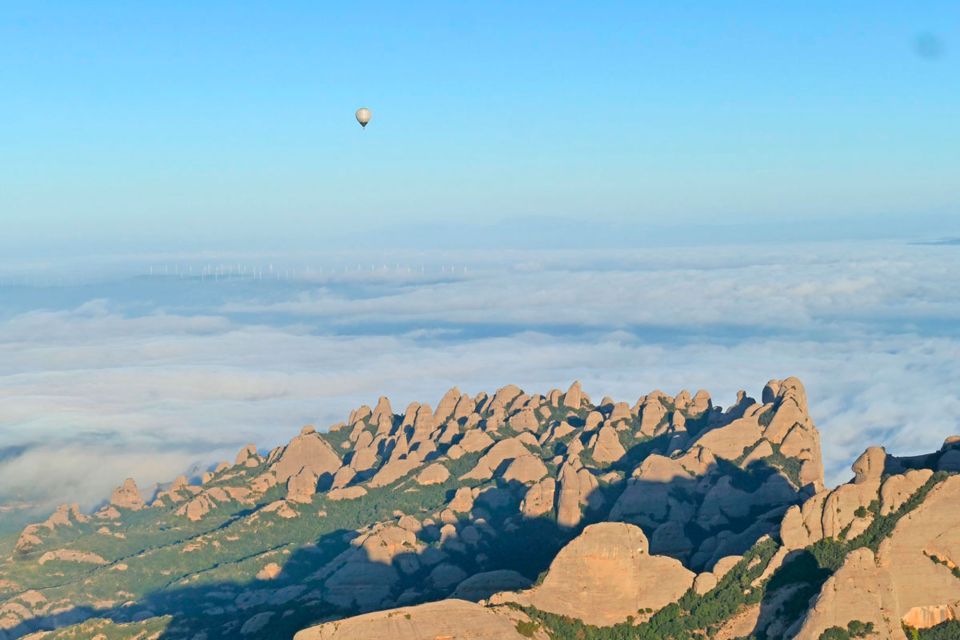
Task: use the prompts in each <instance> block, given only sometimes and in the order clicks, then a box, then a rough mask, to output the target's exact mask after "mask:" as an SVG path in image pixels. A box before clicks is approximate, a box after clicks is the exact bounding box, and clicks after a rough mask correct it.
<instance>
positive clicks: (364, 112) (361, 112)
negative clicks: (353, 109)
mask: <svg viewBox="0 0 960 640" xmlns="http://www.w3.org/2000/svg"><path fill="white" fill-rule="evenodd" d="M370 115H371V114H370V109H367V108H366V107H360V108H359V109H357V122H359V123H360V126H361V127H364V128H366V126H367V123H368V122H370Z"/></svg>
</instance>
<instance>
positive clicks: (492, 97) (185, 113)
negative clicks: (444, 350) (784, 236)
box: [0, 0, 960, 256]
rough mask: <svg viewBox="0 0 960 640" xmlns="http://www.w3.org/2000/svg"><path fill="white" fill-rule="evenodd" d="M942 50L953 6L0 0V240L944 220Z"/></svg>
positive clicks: (204, 239)
mask: <svg viewBox="0 0 960 640" xmlns="http://www.w3.org/2000/svg"><path fill="white" fill-rule="evenodd" d="M958 70H960V3H957V2H956V1H954V0H951V1H938V0H924V1H923V2H885V1H876V0H872V1H870V2H859V1H850V2H842V3H837V2H810V1H805V2H778V3H771V2H724V3H715V2H700V3H690V2H578V3H570V2H523V3H515V2H484V3H453V2H437V3H428V2H408V3H392V2H391V3H388V2H363V3H333V2H319V3H318V2H203V3H197V2H176V1H172V0H171V1H170V2H161V3H144V2H135V3H121V2H96V1H90V2H82V3H78V2H72V1H71V2H43V3H39V2H34V1H32V0H27V1H16V0H8V1H7V2H4V3H3V5H2V10H0V87H2V99H0V146H2V153H0V217H2V222H3V231H2V233H0V250H3V251H5V253H6V255H8V256H10V255H13V254H17V255H21V254H22V255H28V256H29V255H40V254H41V253H47V254H60V253H62V252H64V251H77V252H82V251H89V250H96V251H116V250H140V249H144V248H147V249H152V250H169V251H177V250H180V249H196V248H210V247H216V248H223V247H237V248H242V249H244V250H255V249H257V248H258V247H260V246H263V245H266V244H272V245H275V246H279V247H283V246H286V245H290V246H298V247H316V246H327V245H333V246H336V245H337V244H338V242H343V241H342V240H337V238H339V237H340V236H341V235H342V234H344V233H346V232H352V233H358V232H365V233H370V234H372V235H376V234H377V233H380V234H387V235H389V233H390V231H389V230H390V229H394V228H396V227H403V226H405V225H408V224H413V223H417V224H419V225H422V228H423V229H424V231H423V233H424V234H425V235H430V234H431V233H433V234H435V235H437V234H439V235H443V234H444V233H447V231H446V230H442V231H437V229H436V228H435V227H434V223H437V222H441V221H442V222H444V223H446V224H447V225H450V224H453V225H454V228H456V225H459V224H466V223H470V224H478V223H487V222H489V223H493V222H496V221H502V220H508V221H509V220H513V219H517V218H520V217H531V216H533V217H542V216H548V217H568V218H573V219H579V220H582V221H584V222H585V223H592V222H594V221H597V220H601V221H607V222H613V223H618V224H629V225H634V226H636V227H642V226H643V225H664V224H673V225H677V226H678V228H680V229H683V228H686V227H689V228H694V227H696V226H698V225H700V226H702V225H710V224H716V223H733V224H754V223H759V222H763V223H765V224H768V225H769V224H776V223H783V224H785V225H793V227H792V228H803V227H804V224H803V221H804V220H806V219H811V220H815V221H816V226H817V228H819V229H821V230H823V231H824V232H825V233H827V234H828V233H829V230H830V226H831V224H832V221H836V220H841V219H842V220H853V221H854V222H853V223H851V225H852V226H851V228H852V229H854V232H853V234H854V235H855V234H856V229H864V230H868V231H869V232H870V233H873V234H876V233H877V232H878V228H877V227H878V226H879V227H880V228H881V229H880V231H882V229H883V228H886V226H885V225H887V224H888V223H889V224H890V225H891V227H890V228H891V229H893V230H894V231H893V233H896V232H898V230H899V229H901V228H902V224H903V221H904V220H917V221H919V222H917V223H915V224H917V225H920V226H923V227H925V228H924V229H923V230H924V232H927V233H930V234H934V235H935V234H936V233H938V232H940V231H942V232H944V234H949V233H954V232H955V231H956V225H955V222H954V221H955V218H956V216H955V214H956V211H957V206H958V204H960V127H958V126H957V118H958V113H960V82H958V77H960V75H958ZM359 106H368V107H370V108H371V109H372V110H373V113H374V120H373V123H372V124H371V125H370V126H369V127H368V129H367V130H366V131H361V130H360V128H359V127H358V126H357V125H356V123H355V122H354V120H353V111H354V110H355V109H356V108H357V107H359ZM876 216H881V217H880V218H876ZM875 219H879V220H880V221H881V222H880V223H879V225H878V224H876V223H873V222H870V221H872V220H875ZM897 221H899V222H897ZM898 225H900V226H898ZM807 226H809V225H807ZM931 226H932V227H933V228H932V229H929V228H926V227H931ZM418 228H419V227H418ZM444 229H447V228H444ZM533 235H534V236H535V235H536V234H533ZM532 242H533V240H532Z"/></svg>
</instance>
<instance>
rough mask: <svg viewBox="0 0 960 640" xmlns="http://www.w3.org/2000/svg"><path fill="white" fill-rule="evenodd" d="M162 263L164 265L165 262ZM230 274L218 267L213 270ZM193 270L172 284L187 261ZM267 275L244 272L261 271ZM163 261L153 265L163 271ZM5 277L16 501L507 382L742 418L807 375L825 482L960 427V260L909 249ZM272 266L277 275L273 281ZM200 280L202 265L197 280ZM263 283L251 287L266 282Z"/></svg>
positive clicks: (5, 451)
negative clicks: (380, 406) (677, 400)
mask: <svg viewBox="0 0 960 640" xmlns="http://www.w3.org/2000/svg"><path fill="white" fill-rule="evenodd" d="M164 260H165V261H166V263H167V264H164V266H163V268H162V269H161V268H160V267H155V266H154V265H157V264H161V263H162V262H163V261H164ZM227 261H229V262H232V263H233V264H235V265H236V266H234V267H232V269H233V271H230V269H229V268H228V269H226V270H225V271H224V272H223V274H224V275H222V276H220V275H219V274H218V275H217V276H216V277H207V275H206V274H205V273H204V272H203V269H204V267H203V266H202V265H204V264H206V263H207V262H218V264H219V263H223V262H227ZM175 263H176V266H175V267H174V268H173V269H174V271H173V272H171V267H170V266H168V265H173V264H175ZM261 263H262V264H263V265H267V264H268V263H269V264H270V266H268V267H256V266H252V267H246V266H244V265H256V264H261ZM151 268H153V274H152V275H151V273H150V269H151ZM57 269H60V270H61V271H62V272H63V273H66V274H68V275H67V276H63V273H61V274H59V275H58V273H54V272H55V271H56V269H53V270H52V271H50V272H49V273H48V274H47V275H44V276H43V277H40V276H36V277H31V276H29V275H23V274H24V273H28V272H27V271H25V270H20V271H16V270H15V269H14V268H13V267H12V266H11V268H10V271H11V272H13V271H16V273H17V274H19V276H17V275H15V276H10V275H9V274H7V275H6V276H4V277H3V279H2V283H0V504H3V503H6V504H9V505H13V504H16V505H18V509H20V510H22V509H21V507H20V505H22V504H23V503H28V504H30V505H33V507H34V508H35V510H44V509H49V508H51V507H52V506H53V505H55V504H57V503H61V502H80V503H81V505H83V506H84V507H87V508H89V507H92V506H94V505H95V504H97V503H98V502H99V501H101V500H102V499H103V498H104V497H106V495H107V494H108V493H109V491H110V489H111V488H112V487H114V486H116V485H117V484H118V483H119V482H120V481H122V480H123V478H125V477H127V476H132V477H134V478H135V479H136V480H137V482H138V484H139V485H140V486H141V487H143V486H149V485H150V484H151V483H154V482H165V481H169V480H171V479H172V478H173V477H174V476H176V475H178V474H180V473H182V472H184V471H188V472H193V473H196V472H198V471H200V470H203V469H205V468H207V467H208V466H209V465H211V464H214V463H216V462H217V461H219V460H223V459H232V458H233V456H234V455H235V453H236V451H237V450H238V449H239V448H240V447H241V446H243V445H245V444H247V443H248V442H253V443H256V445H257V446H258V447H259V448H261V449H266V448H271V447H273V446H275V445H278V444H280V443H284V442H286V441H288V440H289V439H290V437H292V436H293V435H295V434H296V433H297V432H298V430H299V428H300V427H301V426H302V425H304V424H315V425H316V426H317V427H318V428H319V429H321V430H322V429H325V428H326V427H327V426H329V425H331V424H333V423H335V422H338V421H341V420H344V419H345V418H346V416H347V414H348V413H349V411H350V410H351V409H352V408H354V407H356V406H358V405H360V404H371V405H372V404H373V403H375V402H376V400H377V397H378V396H379V395H387V396H389V397H390V398H391V400H392V402H393V404H394V406H395V407H397V408H398V410H399V409H400V408H402V407H404V406H406V404H407V403H409V402H412V401H425V402H429V403H431V404H435V403H436V401H437V400H439V398H440V397H441V395H443V393H444V392H445V391H446V390H447V389H448V388H450V387H451V386H454V385H456V386H458V387H459V388H460V389H461V390H463V391H464V392H466V393H470V394H476V393H477V392H479V391H484V390H486V391H493V390H494V389H496V388H498V387H501V386H503V385H506V384H508V383H514V384H517V385H519V386H521V387H523V388H524V389H526V390H528V391H537V392H546V391H548V390H549V389H551V388H554V387H558V388H563V389H565V388H566V387H567V386H568V385H569V384H570V382H572V381H573V380H574V379H579V380H580V381H581V382H582V383H583V387H584V389H585V391H587V392H588V393H590V394H591V395H592V396H593V397H594V398H595V399H599V398H600V397H602V396H605V395H609V396H612V397H613V398H615V399H618V400H627V401H629V402H631V403H633V402H634V401H635V400H636V399H637V398H638V397H639V396H640V395H642V394H645V393H647V392H648V391H650V390H652V389H662V390H663V391H665V392H667V393H669V394H675V393H677V392H678V391H680V390H681V389H684V388H686V389H689V390H690V391H691V392H693V391H696V390H697V389H699V388H704V389H707V390H708V391H710V393H711V394H712V396H713V398H714V400H715V402H717V403H719V404H722V405H727V404H730V403H732V402H733V401H734V399H735V397H736V392H737V391H738V390H739V389H741V388H743V389H746V391H747V392H748V393H749V394H750V395H753V396H755V397H758V396H759V393H760V390H761V389H762V387H763V385H764V383H765V382H766V381H767V380H768V379H770V378H783V377H786V376H790V375H795V376H798V377H800V378H801V380H803V382H804V383H805V385H806V388H807V391H808V394H809V398H810V410H811V413H812V414H813V417H814V419H815V421H816V423H817V426H818V427H819V429H820V432H821V437H822V441H823V449H824V458H825V463H826V468H827V479H828V482H832V483H836V482H840V481H844V480H846V479H847V478H848V477H849V476H850V472H849V465H850V463H851V461H852V460H853V458H854V457H856V456H857V455H858V454H859V453H860V452H861V451H862V450H863V449H864V448H865V447H866V446H868V445H870V444H875V443H883V444H885V445H886V446H887V447H888V449H889V450H890V451H891V453H895V454H898V455H906V454H911V453H916V452H921V451H929V450H933V449H936V448H937V447H939V445H940V443H941V442H942V440H943V439H944V438H945V437H946V436H948V435H951V434H954V433H957V432H960V424H958V422H960V418H958V416H960V402H958V400H957V394H956V391H957V389H958V386H960V364H958V363H960V322H958V321H960V296H957V295H956V274H957V273H960V251H958V249H957V247H955V246H950V245H907V244H900V243H877V242H873V243H866V242H864V243H844V244H827V243H820V244H789V245H788V244H784V245H771V244H767V245H745V246H741V247H736V246H724V247H710V248H695V247H682V248H680V247H677V248H669V249H668V248H664V249H657V250H649V249H644V250H637V251H598V250H592V251H556V252H551V251H538V252H512V251H487V252H483V253H479V252H478V253H457V254H442V253H428V254H423V253H416V254H414V253H409V254H402V253H398V254H396V255H392V254H391V255H374V256H370V255H362V256H354V255H350V254H337V255H317V256H298V257H297V258H296V259H295V260H294V259H284V258H278V257H276V256H273V257H269V258H263V257H242V256H241V257H237V256H230V257H229V258H210V257H209V256H203V257H200V256H178V257H176V258H158V259H157V260H154V261H153V262H152V263H149V264H148V261H147V260H146V259H143V258H130V259H128V260H121V261H115V262H112V263H111V265H110V267H109V268H105V269H101V270H100V271H98V272H97V273H96V274H91V275H88V276H77V275H69V274H71V273H74V272H72V271H69V270H66V267H63V266H61V267H57ZM261 269H266V276H265V277H264V276H263V275H262V271H261ZM201 273H204V275H202V276H201V275H200V274H201ZM251 274H254V275H251Z"/></svg>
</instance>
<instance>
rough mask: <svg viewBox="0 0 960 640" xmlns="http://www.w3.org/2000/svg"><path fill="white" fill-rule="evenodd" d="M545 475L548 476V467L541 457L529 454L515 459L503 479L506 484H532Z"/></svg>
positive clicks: (504, 473)
mask: <svg viewBox="0 0 960 640" xmlns="http://www.w3.org/2000/svg"><path fill="white" fill-rule="evenodd" d="M545 475H547V466H546V465H545V464H543V461H542V460H541V459H540V457H539V456H534V455H529V454H528V455H522V456H520V457H519V458H514V459H513V462H511V463H510V465H509V466H508V467H507V468H506V470H505V471H504V472H503V476H501V477H502V478H503V480H505V481H506V482H520V483H522V484H532V483H534V482H537V481H539V480H540V479H541V478H543V477H544V476H545Z"/></svg>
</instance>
